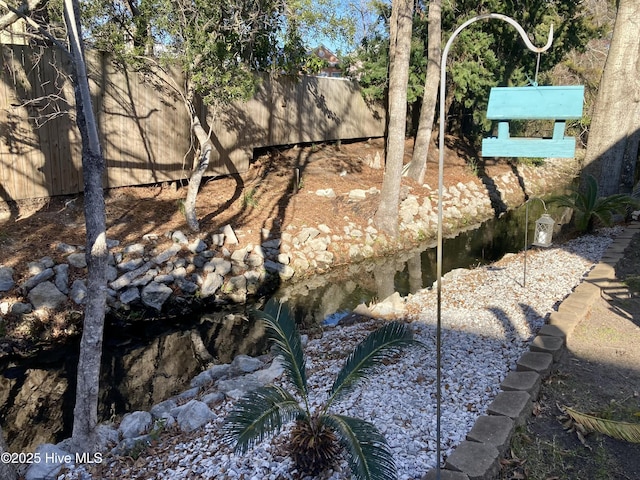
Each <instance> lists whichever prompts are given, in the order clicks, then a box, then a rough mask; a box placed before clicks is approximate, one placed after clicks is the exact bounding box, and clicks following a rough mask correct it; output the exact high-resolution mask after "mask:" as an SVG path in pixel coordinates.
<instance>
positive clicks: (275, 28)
mask: <svg viewBox="0 0 640 480" xmlns="http://www.w3.org/2000/svg"><path fill="white" fill-rule="evenodd" d="M335 3H336V1H335V0H319V1H317V2H313V3H312V2H310V1H309V0H297V1H295V2H286V1H285V0H261V1H260V2H258V3H256V2H254V1H252V0H229V1H224V2H219V1H209V0H194V1H193V2H184V1H176V0H134V1H132V2H129V3H128V4H127V7H125V4H123V3H121V2H113V1H111V0H96V1H93V2H84V3H83V22H84V24H85V25H86V30H87V32H88V35H89V38H88V41H89V43H90V44H91V45H92V46H93V47H94V48H96V49H98V50H101V51H108V52H111V53H112V54H114V56H115V58H116V59H117V60H118V61H119V62H120V63H121V64H124V65H127V67H134V68H138V69H141V70H144V71H146V72H157V69H158V68H162V70H164V71H165V72H171V71H174V69H175V68H176V67H177V68H178V69H179V70H181V72H182V73H183V74H184V75H185V78H186V84H185V85H186V86H185V88H184V91H182V90H181V89H182V85H178V84H177V83H174V84H173V85H172V87H173V88H174V89H175V90H177V91H178V92H179V93H180V94H181V95H183V96H184V97H185V98H187V99H190V98H191V95H192V94H193V93H198V94H200V96H201V97H202V98H203V100H204V102H205V103H207V104H216V103H225V102H229V101H233V100H238V99H247V98H249V97H250V96H251V95H252V94H253V93H254V91H255V88H256V87H257V85H258V84H259V81H260V80H259V78H260V77H259V75H257V73H259V72H268V73H270V74H282V73H284V74H294V75H297V74H298V73H299V72H313V71H317V69H318V68H319V64H318V62H317V60H316V59H314V58H313V57H312V56H311V55H309V47H308V45H307V44H306V43H305V42H304V41H303V35H305V33H307V32H309V31H320V30H325V29H326V30H327V31H332V32H333V33H332V36H334V37H337V36H339V35H348V34H349V33H352V32H353V25H352V23H353V20H350V19H348V18H346V17H345V16H344V15H343V16H338V15H333V16H331V17H327V16H326V15H323V14H322V12H324V11H329V10H330V8H331V6H332V5H334V4H335ZM321 27H322V28H321ZM330 27H331V28H330ZM170 83H171V82H170Z"/></svg>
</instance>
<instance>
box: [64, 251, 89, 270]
mask: <svg viewBox="0 0 640 480" xmlns="http://www.w3.org/2000/svg"><path fill="white" fill-rule="evenodd" d="M67 261H68V262H69V263H70V264H71V265H72V266H74V267H76V268H86V266H87V256H86V255H85V254H84V252H82V253H72V254H71V255H69V256H68V257H67Z"/></svg>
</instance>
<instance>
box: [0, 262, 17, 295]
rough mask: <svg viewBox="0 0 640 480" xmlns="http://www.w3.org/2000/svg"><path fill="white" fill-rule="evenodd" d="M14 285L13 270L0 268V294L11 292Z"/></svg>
mask: <svg viewBox="0 0 640 480" xmlns="http://www.w3.org/2000/svg"><path fill="white" fill-rule="evenodd" d="M14 285H15V282H14V281H13V268H11V267H4V266H0V292H6V291H8V290H11V289H12V288H13V287H14Z"/></svg>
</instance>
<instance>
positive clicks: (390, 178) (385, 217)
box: [375, 0, 413, 237]
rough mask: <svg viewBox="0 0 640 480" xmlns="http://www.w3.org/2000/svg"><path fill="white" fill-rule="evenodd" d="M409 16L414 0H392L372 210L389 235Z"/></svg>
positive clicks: (398, 173)
mask: <svg viewBox="0 0 640 480" xmlns="http://www.w3.org/2000/svg"><path fill="white" fill-rule="evenodd" d="M412 17H413V2H412V1H411V0H393V2H392V5H391V21H390V45H389V59H390V69H389V124H388V127H387V146H386V147H387V154H386V161H385V171H384V179H383V181H382V191H381V193H380V205H379V206H378V210H377V212H376V214H375V223H376V225H377V227H378V228H379V229H380V230H382V231H383V232H385V233H387V234H389V235H391V236H392V237H396V236H397V235H398V208H399V201H400V181H401V177H402V166H403V159H404V140H405V131H406V118H407V84H408V82H409V55H410V51H411V29H412V21H413V18H412Z"/></svg>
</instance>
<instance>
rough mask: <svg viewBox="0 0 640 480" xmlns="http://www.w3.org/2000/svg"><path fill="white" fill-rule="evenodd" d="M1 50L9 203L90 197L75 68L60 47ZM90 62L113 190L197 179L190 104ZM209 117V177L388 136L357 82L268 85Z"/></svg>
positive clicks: (2, 184)
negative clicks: (259, 157) (281, 156)
mask: <svg viewBox="0 0 640 480" xmlns="http://www.w3.org/2000/svg"><path fill="white" fill-rule="evenodd" d="M0 48H2V71H1V72H0V206H1V205H3V204H5V203H6V202H9V201H15V200H23V199H28V198H38V197H48V196H53V195H66V194H75V193H78V192H81V191H82V188H83V182H82V162H81V141H80V137H79V133H78V131H77V129H76V128H75V123H74V122H75V107H74V105H75V102H74V94H73V88H72V86H71V85H70V84H69V82H68V80H67V79H66V77H65V76H64V75H62V74H61V73H60V72H64V71H69V69H68V68H67V67H68V66H67V65H65V61H66V60H65V59H64V57H63V56H62V54H60V53H59V52H57V51H55V50H54V49H44V48H43V49H33V48H30V47H25V46H18V45H10V46H7V45H4V46H1V45H0ZM88 63H89V65H88V66H89V76H90V80H91V88H92V95H93V101H94V108H95V113H96V118H97V121H98V126H99V131H100V136H101V141H102V146H103V151H104V157H105V160H106V162H107V168H106V173H105V178H104V185H105V187H122V186H131V185H143V184H150V183H157V182H164V181H171V180H179V179H184V178H188V176H189V173H190V168H191V163H192V158H193V157H192V156H191V155H192V152H191V148H190V147H191V145H190V134H189V128H190V119H189V116H188V114H187V112H186V110H185V108H184V105H183V103H182V102H181V100H180V99H179V98H176V96H175V95H172V94H171V92H170V91H169V90H168V89H163V88H160V87H158V86H157V85H154V84H152V83H151V82H149V81H148V80H147V79H146V78H145V77H144V76H142V75H139V74H137V73H130V72H127V71H123V70H121V69H118V68H116V67H115V66H114V65H113V64H112V62H110V61H109V59H108V56H107V55H91V56H90V58H89V61H88ZM173 78H174V79H175V80H176V82H178V84H180V81H181V79H180V78H179V75H173ZM202 108H203V109H205V108H206V107H202ZM203 113H204V117H205V118H206V121H207V122H208V123H209V125H210V126H211V127H212V135H211V138H212V140H213V142H214V147H215V149H214V152H213V154H212V158H211V165H210V167H209V173H208V174H209V175H226V174H230V173H242V172H244V171H246V170H247V169H248V168H249V162H250V161H251V158H252V156H253V149H254V148H257V147H265V146H272V145H288V144H296V143H306V142H322V141H329V140H338V139H342V140H346V139H356V138H368V137H379V136H383V135H384V128H385V119H384V111H383V110H381V109H376V108H372V107H370V106H368V105H367V104H366V103H365V102H364V100H363V99H362V96H361V95H360V91H359V90H358V88H357V86H356V85H355V84H354V83H352V82H349V81H346V80H342V79H331V78H320V77H300V78H280V79H278V80H271V79H268V78H265V79H264V81H263V82H262V84H261V85H260V87H259V88H258V91H257V92H256V95H255V96H254V97H253V98H252V99H251V100H249V101H248V102H237V103H234V104H232V105H227V106H224V107H221V108H219V109H218V110H215V111H214V110H213V109H210V110H208V111H207V110H203ZM189 152H191V153H189Z"/></svg>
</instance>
